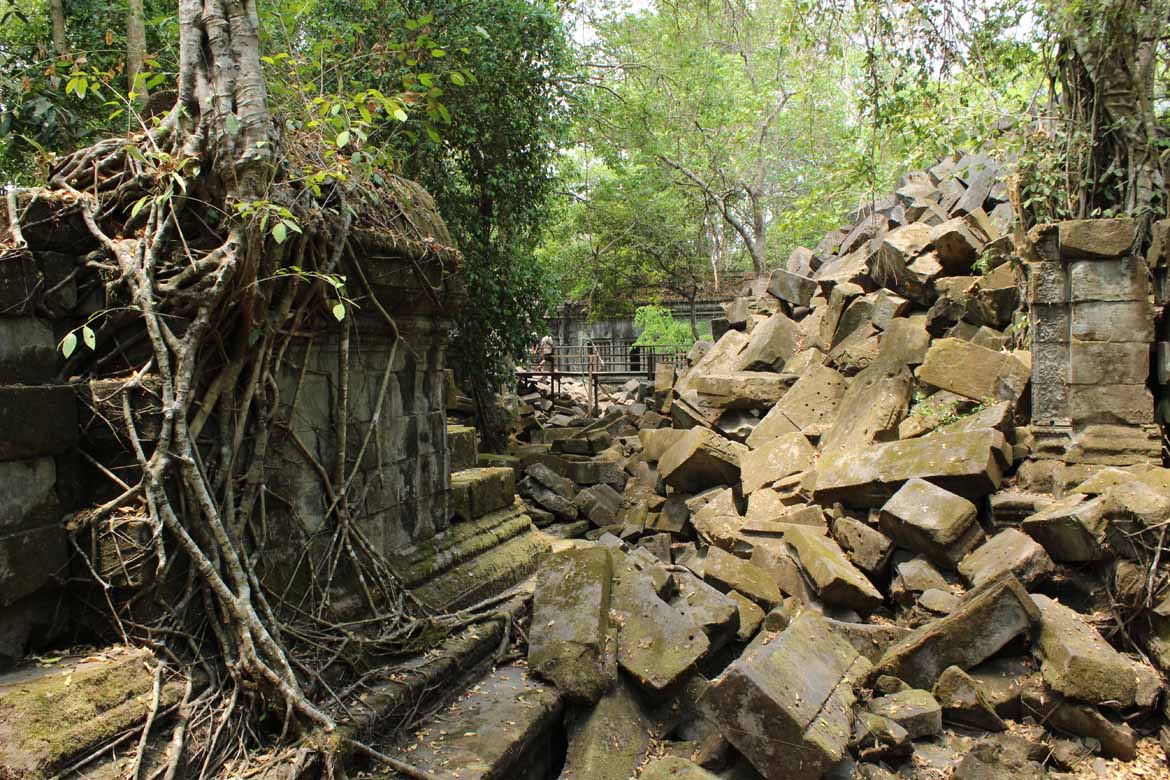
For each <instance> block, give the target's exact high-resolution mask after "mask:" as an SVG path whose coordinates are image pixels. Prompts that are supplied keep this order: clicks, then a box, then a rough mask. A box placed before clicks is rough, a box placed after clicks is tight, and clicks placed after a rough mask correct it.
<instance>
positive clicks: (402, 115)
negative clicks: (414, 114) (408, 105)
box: [394, 107, 407, 122]
mask: <svg viewBox="0 0 1170 780" xmlns="http://www.w3.org/2000/svg"><path fill="white" fill-rule="evenodd" d="M394 118H395V119H397V120H398V121H399V122H405V121H406V119H407V116H406V112H405V111H403V110H402V108H401V107H399V108H396V109H394Z"/></svg>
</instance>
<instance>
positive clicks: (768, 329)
mask: <svg viewBox="0 0 1170 780" xmlns="http://www.w3.org/2000/svg"><path fill="white" fill-rule="evenodd" d="M777 273H783V271H777ZM799 350H800V326H799V325H797V324H796V323H795V322H793V321H792V320H790V319H789V318H788V317H786V316H784V315H783V314H781V313H779V312H777V313H776V314H773V315H772V316H771V317H769V318H768V319H767V320H765V321H764V322H763V323H761V324H760V325H757V326H756V327H755V329H753V330H752V334H751V340H750V341H748V344H747V346H746V347H745V348H744V350H743V351H742V352H740V353H739V356H738V357H737V358H736V359H735V363H734V370H737V371H746V370H752V369H755V370H763V371H771V370H775V369H777V368H779V367H780V366H783V365H784V361H786V360H788V359H789V358H790V357H792V356H793V355H795V354H796V353H797V352H798V351H799Z"/></svg>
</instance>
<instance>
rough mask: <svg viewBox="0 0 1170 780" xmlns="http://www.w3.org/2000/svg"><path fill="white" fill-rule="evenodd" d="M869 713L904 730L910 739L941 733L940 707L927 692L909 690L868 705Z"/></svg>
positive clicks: (914, 689) (881, 697) (878, 699)
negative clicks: (885, 719) (886, 719)
mask: <svg viewBox="0 0 1170 780" xmlns="http://www.w3.org/2000/svg"><path fill="white" fill-rule="evenodd" d="M869 711H870V712H872V713H873V714H875V715H880V716H882V717H883V718H888V719H889V720H892V721H893V722H894V723H897V724H898V725H899V726H901V727H902V728H904V729H906V733H908V734H909V735H910V739H921V738H922V737H933V736H934V735H935V734H938V733H939V732H940V731H942V707H940V706H939V703H938V702H937V701H935V699H934V697H933V696H931V695H930V693H929V692H928V691H923V690H919V689H917V688H909V689H907V690H904V691H899V692H897V693H891V694H889V695H888V696H879V697H878V698H876V699H874V700H873V701H871V702H870V703H869Z"/></svg>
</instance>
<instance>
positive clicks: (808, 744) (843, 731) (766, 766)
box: [708, 612, 869, 780]
mask: <svg viewBox="0 0 1170 780" xmlns="http://www.w3.org/2000/svg"><path fill="white" fill-rule="evenodd" d="M868 668H869V663H868V662H867V661H865V659H864V658H862V657H861V656H860V655H858V654H857V651H855V650H854V649H853V648H852V647H850V645H849V644H848V643H847V642H845V641H844V640H842V639H840V638H838V637H836V636H834V635H833V633H832V631H831V630H830V629H829V627H828V625H827V624H826V623H825V621H824V619H823V618H821V617H820V616H819V615H815V614H813V613H809V612H804V613H801V615H800V616H798V617H797V618H796V619H795V620H793V621H792V622H791V623H790V624H789V625H788V627H787V628H786V629H785V630H784V632H783V633H781V634H780V635H779V636H778V637H776V638H775V639H773V640H772V641H771V642H767V643H764V644H761V645H759V646H758V647H756V649H755V650H754V651H749V652H746V653H744V655H742V656H740V658H738V659H737V660H736V661H734V662H732V664H731V665H730V666H728V667H727V669H726V670H724V672H723V674H721V675H720V676H719V677H718V678H717V679H716V680H715V681H714V683H713V684H712V686H711V689H710V692H709V693H708V698H709V700H710V703H711V710H712V713H713V716H714V718H715V720H716V722H717V723H718V724H719V726H720V728H721V729H722V731H723V733H724V735H725V736H726V737H727V739H728V741H729V742H731V744H732V745H734V746H735V747H736V748H737V749H738V750H739V751H740V752H741V753H742V754H743V755H744V757H745V758H747V759H748V761H750V762H751V764H752V766H754V767H755V768H756V770H757V771H758V772H760V773H761V774H763V775H764V777H766V778H768V780H817V779H818V778H820V777H821V775H823V774H824V773H825V771H827V770H828V769H829V768H830V767H831V766H833V765H834V764H836V763H837V762H839V761H840V760H841V759H842V758H844V757H845V751H846V747H847V746H848V743H849V739H850V735H851V733H852V726H853V706H854V703H855V698H854V695H853V684H854V682H855V681H856V680H857V679H859V678H860V677H861V676H863V675H864V674H865V672H866V671H867V670H868Z"/></svg>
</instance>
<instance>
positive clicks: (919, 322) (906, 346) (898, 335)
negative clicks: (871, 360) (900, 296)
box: [878, 317, 930, 366]
mask: <svg viewBox="0 0 1170 780" xmlns="http://www.w3.org/2000/svg"><path fill="white" fill-rule="evenodd" d="M929 349H930V333H929V332H928V331H927V330H926V322H925V320H923V319H922V318H921V317H910V318H906V317H899V318H897V319H894V320H890V322H889V323H887V324H886V327H885V330H884V331H883V333H882V337H881V348H880V350H879V352H878V358H879V359H880V360H882V361H888V362H891V363H896V364H901V365H906V366H916V365H919V364H921V363H922V361H923V360H925V359H926V353H927V351H928V350H929Z"/></svg>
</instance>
